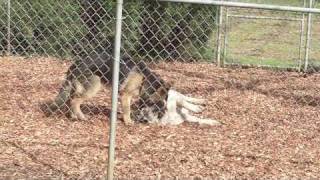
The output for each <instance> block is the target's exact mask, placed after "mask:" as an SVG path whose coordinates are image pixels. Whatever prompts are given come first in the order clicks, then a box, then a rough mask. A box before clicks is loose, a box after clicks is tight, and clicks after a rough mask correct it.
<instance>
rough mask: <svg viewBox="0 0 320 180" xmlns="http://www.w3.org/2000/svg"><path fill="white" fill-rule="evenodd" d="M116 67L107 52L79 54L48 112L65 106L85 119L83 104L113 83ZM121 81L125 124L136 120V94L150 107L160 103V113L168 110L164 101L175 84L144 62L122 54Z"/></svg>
mask: <svg viewBox="0 0 320 180" xmlns="http://www.w3.org/2000/svg"><path fill="white" fill-rule="evenodd" d="M112 69H113V58H112V56H110V55H109V54H108V53H107V52H104V53H94V52H93V53H92V54H90V55H87V56H84V57H78V59H77V60H76V61H74V63H73V64H72V65H71V66H70V67H69V69H68V72H67V75H66V80H65V82H64V83H63V85H62V88H61V89H60V92H59V94H58V95H57V97H56V98H55V100H54V101H53V102H49V103H46V110H45V111H46V113H47V114H51V113H54V112H56V111H57V110H59V109H61V108H62V107H63V106H68V107H69V108H70V111H69V115H70V117H71V118H74V119H81V120H85V119H86V117H85V115H84V114H83V112H82V111H81V109H80V105H81V104H82V103H83V102H84V101H85V100H87V99H89V98H92V97H94V96H95V95H96V94H97V92H98V91H99V90H100V88H101V85H102V84H103V85H105V86H108V85H111V82H112ZM119 81H120V85H119V91H120V99H121V104H122V111H123V120H124V122H125V124H131V123H133V120H132V118H131V115H132V114H134V113H131V109H132V107H131V106H132V104H133V103H132V99H133V98H134V97H139V98H140V101H143V102H145V103H146V104H149V105H150V106H154V105H158V110H157V111H158V112H164V111H165V105H164V103H163V102H165V101H166V99H167V97H168V91H169V89H170V88H171V85H170V83H166V82H165V81H164V80H163V79H161V78H160V76H158V75H157V74H155V73H154V72H152V71H151V70H150V69H149V68H148V66H147V65H146V64H145V63H144V62H142V61H141V62H138V63H136V62H134V61H133V60H132V59H131V58H130V57H129V56H126V55H124V56H122V58H121V60H120V77H119ZM136 110H139V107H136ZM158 114H159V113H158ZM160 114H161V113H160ZM162 114H163V113H162Z"/></svg>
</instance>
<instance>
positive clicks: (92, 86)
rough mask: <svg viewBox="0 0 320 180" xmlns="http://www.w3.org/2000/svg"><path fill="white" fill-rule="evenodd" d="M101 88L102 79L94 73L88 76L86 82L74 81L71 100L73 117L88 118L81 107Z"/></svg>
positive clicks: (71, 114)
mask: <svg viewBox="0 0 320 180" xmlns="http://www.w3.org/2000/svg"><path fill="white" fill-rule="evenodd" d="M100 88H101V80H100V78H99V77H98V76H96V75H92V76H89V77H87V79H86V82H85V83H81V82H80V81H74V94H73V97H72V98H71V100H70V105H71V107H70V108H71V112H70V116H71V118H73V119H81V120H86V119H87V118H86V117H85V115H84V114H83V112H82V111H81V109H80V106H81V104H82V103H83V101H85V100H87V99H89V98H92V97H94V96H95V95H96V94H97V93H98V91H99V90H100Z"/></svg>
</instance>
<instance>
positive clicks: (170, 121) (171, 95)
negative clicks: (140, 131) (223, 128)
mask: <svg viewBox="0 0 320 180" xmlns="http://www.w3.org/2000/svg"><path fill="white" fill-rule="evenodd" d="M205 103H206V102H205V99H198V98H192V97H188V96H185V95H183V94H181V93H179V92H178V91H176V90H174V89H172V88H171V89H169V92H168V97H167V99H166V100H165V102H163V103H161V104H160V103H158V104H146V103H143V102H142V101H138V103H137V104H135V107H139V108H138V109H135V110H134V111H133V112H134V113H136V114H135V119H136V120H137V121H140V122H148V123H157V124H163V125H178V124H181V123H183V122H192V123H199V124H207V125H220V122H219V121H216V120H212V119H207V118H199V117H196V116H194V115H192V114H191V113H192V112H194V113H200V112H202V111H203V110H204V105H205ZM159 104H160V105H159Z"/></svg>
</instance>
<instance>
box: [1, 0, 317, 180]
mask: <svg viewBox="0 0 320 180" xmlns="http://www.w3.org/2000/svg"><path fill="white" fill-rule="evenodd" d="M252 1H253V0H252ZM8 2H10V4H8ZM284 4H286V3H284ZM8 5H10V6H8ZM286 5H287V4H286ZM295 5H296V6H301V4H300V2H299V4H295ZM314 6H315V7H319V2H316V3H315V5H314ZM8 7H9V9H8ZM115 7H116V3H115V2H114V1H108V0H86V1H85V0H83V1H78V0H69V1H65V0H57V1H51V0H11V1H9V0H5V1H1V2H0V63H1V64H0V79H2V82H3V83H2V84H1V83H0V89H1V91H0V92H1V93H0V116H1V117H2V119H3V120H2V121H1V120H0V124H1V125H3V126H0V129H1V132H4V133H3V135H2V136H1V139H2V140H3V141H4V143H3V144H2V145H3V146H2V145H0V147H1V146H2V147H4V148H6V149H9V150H10V151H9V150H8V151H6V149H5V150H3V151H2V150H1V148H0V150H1V152H5V153H3V156H6V157H5V159H6V161H8V162H7V164H5V163H4V166H5V165H8V167H5V168H3V169H5V172H4V173H1V171H2V170H1V165H0V174H5V175H8V176H10V175H11V173H12V172H15V171H17V173H16V174H17V176H18V175H21V176H19V177H25V176H24V175H25V174H24V173H25V170H24V169H19V168H17V167H18V165H16V162H21V161H24V159H23V158H21V159H22V160H21V159H19V158H20V157H25V154H24V155H21V154H19V153H21V152H24V153H25V152H29V156H30V157H31V158H30V159H32V160H33V161H35V160H37V163H38V164H40V165H39V166H38V164H37V165H36V166H35V165H34V162H29V161H26V164H28V165H30V169H29V171H28V173H31V174H30V176H31V177H40V176H41V175H43V174H44V173H47V175H48V177H58V176H59V177H60V176H63V177H70V178H79V179H80V178H84V177H88V178H101V176H102V174H103V173H104V169H105V168H106V167H105V162H106V159H107V157H106V153H105V151H104V150H105V149H106V148H107V145H105V146H100V143H101V141H103V140H105V139H104V138H105V134H106V133H105V132H106V131H107V129H103V128H105V124H103V123H100V121H94V120H101V119H106V118H107V117H109V114H110V104H111V91H110V88H102V90H101V91H100V92H99V93H98V94H97V96H95V97H94V98H91V99H88V100H87V101H86V102H84V103H83V106H81V109H82V110H83V112H84V114H85V115H86V116H87V117H88V118H90V120H91V122H92V123H93V125H92V127H91V125H88V124H85V123H83V122H82V121H76V122H74V121H66V118H64V117H63V116H60V114H61V115H64V114H66V113H69V112H70V107H69V105H70V104H68V103H69V102H68V101H66V102H65V103H66V104H65V105H67V106H66V107H64V108H65V109H62V113H60V112H59V113H57V116H52V117H47V116H44V113H43V112H42V111H40V110H39V109H40V108H39V104H41V105H42V104H43V103H44V102H46V101H48V100H51V99H53V98H54V97H55V96H56V95H57V93H58V92H59V91H61V90H60V88H61V87H62V84H63V83H64V82H65V79H66V72H67V71H68V68H69V67H70V66H71V65H72V64H73V63H74V65H75V66H74V68H73V69H72V71H71V74H74V75H75V76H80V77H81V78H83V79H82V80H81V82H82V83H83V84H89V85H88V86H90V84H91V83H92V79H91V76H90V75H91V74H90V73H99V72H100V73H101V74H102V71H103V70H102V67H103V65H101V64H94V63H91V60H92V59H91V57H96V56H99V54H101V53H105V54H107V55H109V56H111V57H112V56H113V52H112V46H113V43H114V40H113V38H114V35H115V14H116V12H115ZM222 12H223V14H221V17H222V18H223V19H222V24H220V25H219V15H220V14H219V7H216V6H208V5H197V4H187V3H168V2H166V3H165V2H158V1H143V0H134V1H125V3H124V9H123V24H122V25H123V26H122V46H121V54H122V55H123V56H128V57H130V58H131V59H132V60H133V61H134V62H135V63H139V62H145V63H146V64H147V65H148V66H149V67H150V68H151V69H152V71H153V72H155V73H156V74H157V75H159V76H160V77H161V78H163V79H164V80H165V81H166V82H167V81H168V82H169V81H171V82H173V84H174V88H175V89H177V90H178V91H179V92H181V93H184V94H189V95H192V96H195V97H199V96H202V97H204V98H206V99H207V100H208V101H207V107H206V109H205V112H203V113H202V114H201V116H205V117H209V118H214V119H217V120H219V121H221V122H222V123H223V124H224V125H223V127H222V130H221V131H220V130H219V128H210V129H206V128H199V129H197V131H193V129H194V128H190V127H189V126H183V125H182V126H180V127H179V130H177V129H174V128H173V129H171V128H162V129H161V128H159V129H156V128H155V129H156V130H150V129H148V127H146V126H143V127H142V130H141V129H139V130H137V128H136V129H135V127H131V129H130V127H128V129H126V128H127V127H125V126H122V125H121V123H120V126H121V128H119V129H120V133H119V134H120V136H119V139H117V141H120V143H119V144H118V147H117V148H119V149H124V151H119V154H118V155H117V156H118V159H117V161H118V162H119V163H118V164H117V167H116V174H117V177H122V178H127V176H126V175H127V174H132V172H134V173H136V174H137V176H139V177H143V176H147V175H150V176H151V175H154V174H155V173H154V171H153V170H154V169H157V168H158V169H160V170H159V173H160V174H161V173H163V174H165V175H168V176H169V177H172V176H176V177H177V176H179V175H180V174H181V172H182V173H183V174H184V175H187V176H191V175H194V174H192V173H193V172H194V171H196V170H197V168H198V167H200V165H199V164H201V167H202V168H203V169H202V170H203V171H204V172H205V174H211V173H212V172H215V173H219V172H222V171H223V172H224V170H225V169H224V167H225V166H226V165H227V166H228V167H230V169H231V170H230V171H232V172H233V171H234V172H235V173H236V174H238V175H241V174H244V172H247V171H248V170H247V169H243V168H245V167H248V166H246V165H243V164H237V163H231V164H230V162H236V160H235V159H241V158H243V159H244V158H246V159H248V162H249V161H250V163H248V164H255V163H256V164H258V165H257V167H258V166H259V167H260V166H261V167H262V166H264V165H265V164H266V163H265V161H270V163H268V164H271V165H270V166H272V165H273V164H275V167H273V166H272V167H271V168H270V167H266V168H263V170H261V169H259V168H257V169H259V171H260V170H261V171H267V170H268V169H275V171H277V170H279V169H280V170H279V171H277V172H275V174H276V173H279V174H281V172H283V170H282V169H281V168H284V169H285V171H287V172H291V171H292V172H293V173H292V174H295V173H296V172H302V171H304V169H302V170H301V169H299V168H300V167H304V166H302V165H301V166H295V165H293V166H292V167H291V166H290V167H288V166H287V164H290V163H292V161H291V159H290V158H288V157H287V155H290V156H292V157H296V156H297V157H296V158H297V159H298V160H299V161H298V160H297V162H298V163H299V162H311V163H309V165H310V166H308V167H309V168H310V171H309V172H311V173H314V174H319V173H318V172H319V169H318V166H317V165H318V164H319V161H318V160H314V159H317V157H318V154H319V153H317V152H318V149H317V148H318V145H317V144H316V143H318V142H319V139H317V138H316V137H318V136H316V135H317V133H318V132H319V131H318V123H317V122H318V119H319V108H320V106H319V105H320V96H319V93H320V91H319V89H320V87H319V83H318V82H319V80H320V77H319V74H318V73H317V72H318V71H319V70H320V68H319V66H320V52H319V48H320V45H319V42H320V33H319V32H320V21H319V20H320V19H319V15H313V23H312V39H311V40H312V41H311V51H310V53H311V54H310V58H309V66H308V69H310V71H309V72H310V73H309V74H308V73H303V72H296V71H299V70H301V69H303V66H304V64H305V59H304V55H305V42H306V25H307V14H305V15H304V16H303V14H302V13H289V12H278V11H271V10H268V11H266V10H257V9H243V8H242V9H239V8H226V7H223V11H222ZM219 37H221V38H219ZM218 40H220V41H218ZM219 48H220V49H221V51H220V54H219V53H218V49H219ZM218 56H220V57H221V61H222V62H221V64H217V57H218ZM84 62H86V63H87V62H90V63H89V64H90V65H93V66H95V67H96V68H95V70H94V72H89V75H88V74H87V72H85V73H84V74H81V73H80V75H79V72H83V69H86V68H88V67H87V66H86V65H88V64H86V63H84ZM219 65H221V66H225V68H222V67H220V66H219ZM229 66H231V67H229ZM233 66H239V67H240V66H242V67H243V68H233ZM260 66H261V67H268V68H267V69H262V68H258V67H260ZM248 67H250V68H248ZM277 68H281V69H282V71H278V70H275V69H277ZM283 69H284V70H283ZM292 71H294V72H292ZM110 72H111V71H110ZM79 79H80V78H79ZM91 85H92V84H91ZM62 90H67V89H62ZM44 105H46V104H44ZM159 108H160V107H159ZM57 117H62V118H57ZM17 120H19V122H18V121H17ZM44 120H45V121H44ZM50 120H52V121H50ZM53 120H54V121H53ZM56 122H57V123H56ZM73 122H74V123H73ZM71 127H72V128H71ZM101 127H103V128H101ZM192 127H193V126H192ZM225 127H227V128H225ZM280 127H285V128H283V129H279V128H280ZM223 128H224V129H223ZM101 129H102V130H101ZM230 129H231V130H230ZM235 129H236V130H237V131H234V130H235ZM198 130H199V131H198ZM142 131H143V132H142ZM231 131H232V132H231ZM28 132H31V133H32V135H30V134H27V133H28ZM79 132H81V133H79ZM157 132H159V134H161V137H160V135H159V137H158V136H157V135H155V134H157ZM199 132H200V133H199ZM202 132H203V134H201V133H202ZM229 132H230V134H228V133H229ZM252 132H253V133H252ZM270 132H272V133H270ZM300 132H302V135H301V134H299V133H300ZM68 133H69V134H68ZM17 134H18V135H17ZM162 134H165V135H163V136H162ZM172 134H174V135H172ZM217 134H218V135H217ZM220 134H221V135H220ZM261 134H262V135H261ZM84 136H85V138H83V137H84ZM200 136H201V138H199V137H200ZM213 136H214V138H212V137H213ZM311 136H312V137H311ZM52 137H54V138H53V139H54V140H52ZM163 137H164V138H163ZM247 137H250V138H247ZM292 137H295V138H297V139H294V140H292V142H293V143H297V144H296V146H294V147H293V146H292V147H291V146H288V147H286V148H287V149H285V151H284V150H283V151H282V149H281V147H282V145H283V144H284V142H286V141H287V139H286V138H288V139H289V138H292ZM161 138H162V139H161ZM179 138H180V139H179ZM226 138H228V140H227V141H226ZM242 138H243V139H242ZM163 139H165V140H163ZM162 140H163V141H162ZM47 141H48V142H47ZM195 141H196V142H195ZM238 142H241V144H237V143H238ZM274 142H277V143H278V144H281V146H280V145H279V147H278V145H274V144H273V143H274ZM290 142H291V141H290ZM304 142H310V143H314V144H313V146H312V145H310V146H308V145H305V147H307V148H309V149H303V151H304V152H306V151H308V152H310V154H308V157H310V159H303V158H301V157H306V156H307V155H305V154H304V153H303V152H302V151H301V152H302V155H299V156H298V155H297V153H298V154H299V153H300V150H299V152H298V150H297V148H296V147H299V148H300V144H303V143H304ZM1 143H2V141H1V142H0V144H1ZM175 143H176V144H175ZM184 143H185V144H188V145H185V144H184ZM197 143H198V144H197ZM34 144H36V145H39V147H34V146H33V145H34ZM98 144H99V145H98ZM217 144H221V147H220V146H219V147H218V146H216V145H217ZM248 144H249V145H250V146H249V145H248ZM252 144H254V146H253V145H252ZM175 145H177V146H178V147H183V148H181V149H179V150H177V148H178V147H176V146H175ZM189 145H190V147H188V146H189ZM251 145H252V146H251ZM40 146H41V147H40ZM191 146H192V147H191ZM48 147H49V148H48ZM185 147H188V148H189V149H191V150H192V151H188V152H187V153H184V151H187V150H185V149H188V148H185ZM231 147H236V148H231ZM265 147H270V148H274V147H275V148H276V150H274V151H271V150H270V151H269V149H268V148H265ZM10 148H15V149H14V150H12V149H10ZM38 148H39V149H40V150H39V149H38ZM42 148H47V149H46V150H48V151H47V154H45V153H42V152H43V151H45V150H43V149H42ZM172 148H173V149H172ZM250 148H252V149H250ZM277 148H278V149H277ZM312 148H315V149H312ZM16 149H18V150H16ZM21 149H22V150H21ZM74 149H76V152H73V150H74ZM168 149H169V150H168ZM230 149H231V150H230ZM233 149H237V150H239V152H236V150H233ZM248 149H249V150H248ZM256 149H259V150H261V152H256V151H255V150H256ZM11 150H12V152H14V153H13V154H14V155H12V152H11ZM33 151H34V152H33ZM247 151H250V152H252V154H253V155H252V156H251V155H250V157H249V158H248V155H247V154H245V155H241V153H243V152H247ZM39 152H40V155H39V158H40V160H39V159H36V158H37V157H35V156H34V154H37V153H39ZM224 152H228V153H229V154H223V153H224ZM280 152H284V153H283V154H281V153H280ZM26 154H28V153H26ZM30 154H31V155H30ZM79 154H81V155H79ZM83 154H85V155H83ZM163 154H166V155H168V156H166V157H165V156H163ZM198 154H200V155H198ZM239 154H240V155H239ZM183 155H185V156H183ZM238 155H239V157H240V158H239V157H238ZM84 156H86V157H87V158H88V157H92V159H90V160H88V159H86V158H84ZM0 157H1V155H0ZM7 157H10V158H7ZM193 157H195V158H193ZM208 157H210V158H208ZM211 157H212V158H211ZM221 157H223V158H224V159H226V161H225V162H224V160H223V159H221ZM273 157H279V159H274V158H273ZM228 158H229V159H228ZM299 158H300V159H299ZM10 159H14V161H12V162H11V161H10V162H9V160H10ZM41 159H42V161H41ZM43 159H44V160H43ZM48 159H49V161H50V162H46V161H48ZM55 159H58V160H57V161H55ZM155 159H157V160H158V159H162V160H163V162H164V163H162V162H158V161H157V160H155ZM260 159H263V160H261V161H259V160H260ZM318 159H319V158H318ZM65 161H68V162H73V163H74V164H72V165H69V164H68V163H64V162H65ZM251 161H254V162H251ZM216 162H223V163H222V165H221V167H220V166H219V164H217V166H216V167H217V168H216V169H214V168H211V169H210V167H209V168H208V167H207V166H210V165H212V164H214V165H216ZM294 162H296V161H294ZM61 163H64V164H63V165H62V164H61ZM228 163H229V164H228ZM259 163H261V164H259ZM282 163H283V164H282ZM296 164H297V163H296ZM169 165H170V166H169ZM171 165H172V166H171ZM80 166H81V167H80ZM233 166H236V167H233ZM79 167H80V168H79ZM145 167H148V168H145ZM159 167H161V168H162V169H161V168H159ZM175 167H176V168H175ZM186 167H188V168H189V169H192V170H190V171H189V169H188V168H186ZM279 167H280V168H279ZM193 168H194V169H193ZM219 168H220V169H219ZM290 168H291V169H290ZM17 169H18V170H17ZM48 169H49V170H50V171H49V170H48ZM129 169H131V170H132V172H131V171H130V170H129ZM163 169H165V170H167V172H166V171H164V170H163ZM50 173H51V174H50ZM157 173H158V172H157ZM166 173H167V174H166ZM224 173H226V174H228V172H224ZM266 173H268V172H263V173H260V174H254V176H252V177H258V178H261V176H259V175H261V174H266ZM298 174H299V173H298ZM300 175H301V174H300ZM0 177H1V176H0ZM278 177H279V176H278ZM299 177H304V176H303V174H302V175H301V176H299ZM244 178H246V177H244Z"/></svg>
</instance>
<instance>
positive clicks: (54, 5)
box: [0, 0, 215, 59]
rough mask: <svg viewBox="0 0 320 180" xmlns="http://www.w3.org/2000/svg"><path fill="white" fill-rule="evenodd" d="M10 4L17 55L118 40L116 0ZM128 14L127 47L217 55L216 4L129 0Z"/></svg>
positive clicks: (162, 53)
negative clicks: (213, 45)
mask: <svg viewBox="0 0 320 180" xmlns="http://www.w3.org/2000/svg"><path fill="white" fill-rule="evenodd" d="M11 3H12V6H11V29H12V30H11V37H12V40H11V46H12V53H14V54H19V55H28V54H34V53H36V54H40V55H51V56H59V57H69V56H71V55H72V54H73V53H88V52H90V51H92V50H97V48H99V47H100V48H102V50H103V48H105V47H106V46H109V45H110V43H113V41H111V40H110V39H113V38H112V37H113V36H114V34H115V14H116V12H115V11H116V8H115V7H116V2H115V0H83V1H78V0H69V1H65V0H56V1H52V0H15V1H11ZM5 6H6V5H5V4H4V3H3V4H2V5H1V8H0V18H1V20H0V43H1V45H0V50H3V49H4V47H5V46H6V41H5V38H6V37H5V35H6V33H7V32H6V26H7V25H6V22H5V20H6V16H7V14H6V8H5ZM123 15H124V20H123V21H124V23H123V30H122V32H123V38H122V45H123V46H122V47H123V50H124V51H126V52H128V53H129V54H131V55H132V56H138V57H145V59H155V58H159V59H177V58H186V59H203V58H210V57H209V56H211V55H212V53H211V52H212V50H211V49H213V48H210V47H208V41H209V38H210V36H211V34H212V32H213V30H214V24H215V7H214V6H203V5H194V4H181V3H160V4H159V3H158V2H154V1H148V0H132V1H130V2H128V1H125V4H124V11H123ZM110 41H111V42H110ZM1 48H2V49H1Z"/></svg>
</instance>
